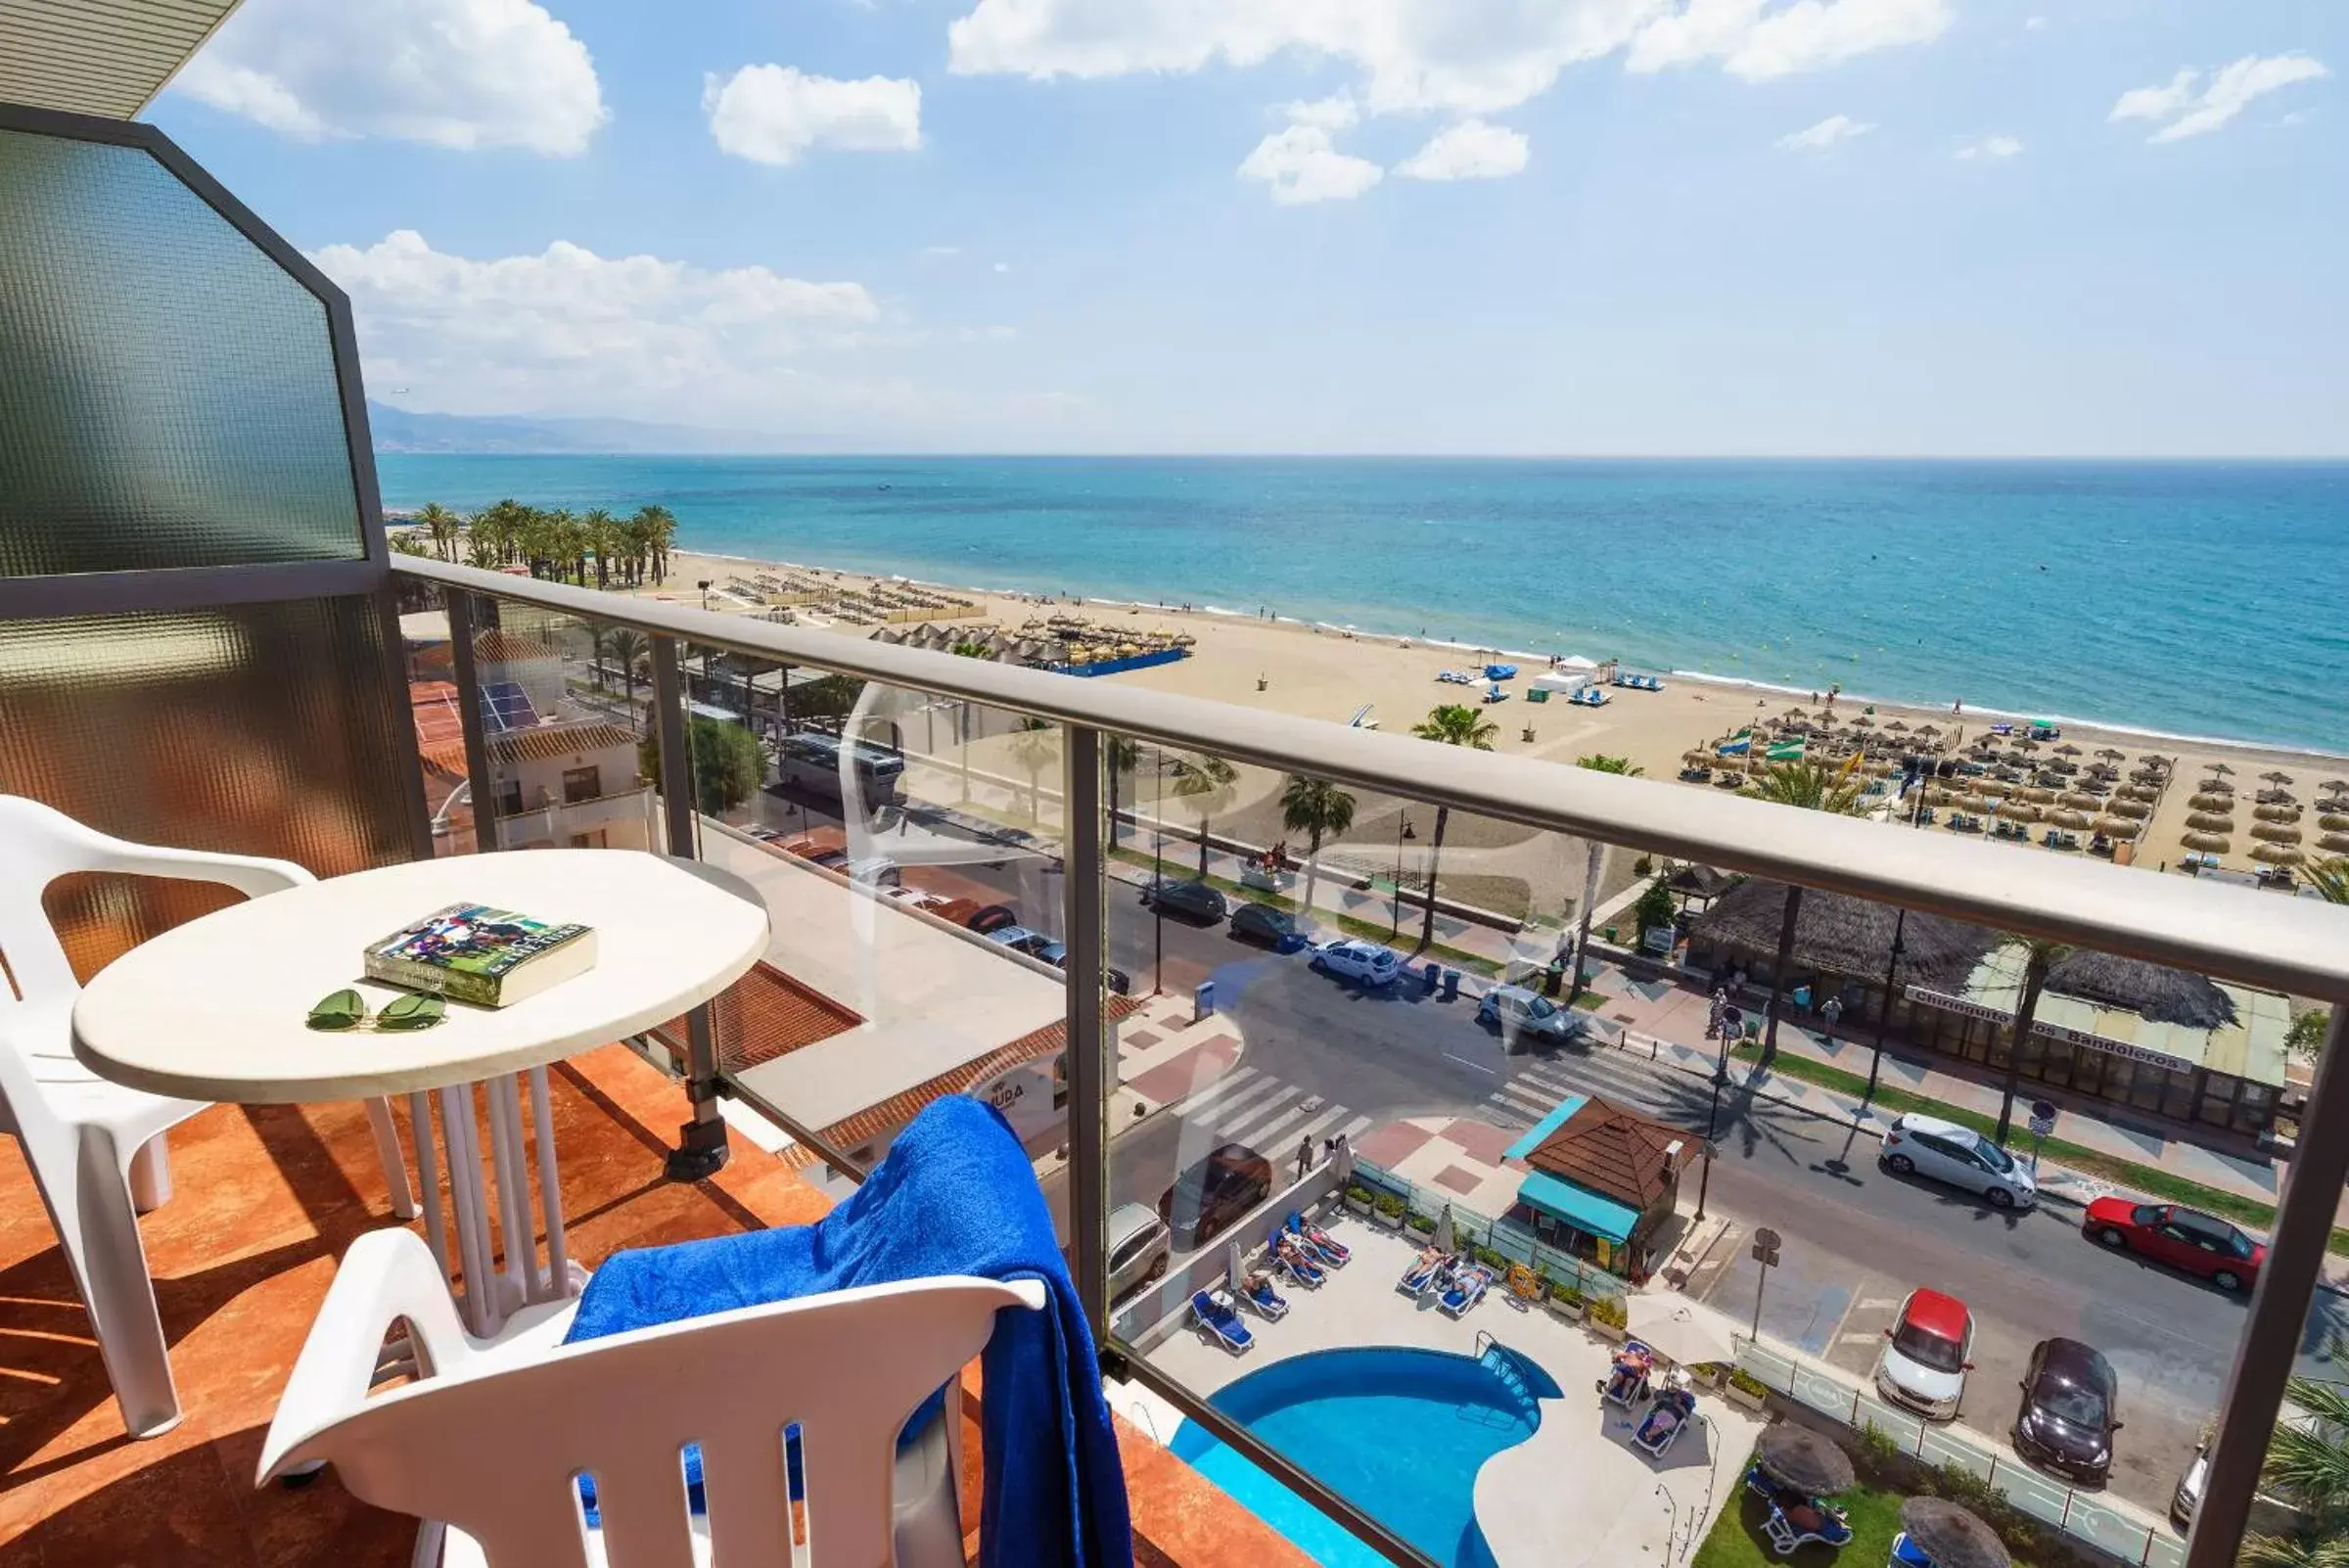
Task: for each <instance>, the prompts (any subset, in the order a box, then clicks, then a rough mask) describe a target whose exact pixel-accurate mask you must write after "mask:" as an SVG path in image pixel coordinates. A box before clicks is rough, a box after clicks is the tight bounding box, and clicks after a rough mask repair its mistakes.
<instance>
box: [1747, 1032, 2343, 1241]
mask: <svg viewBox="0 0 2349 1568" xmlns="http://www.w3.org/2000/svg"><path fill="white" fill-rule="evenodd" d="M1730 1054H1731V1055H1733V1056H1735V1057H1737V1058H1738V1059H1739V1060H1741V1061H1747V1062H1751V1061H1755V1060H1757V1059H1758V1058H1759V1057H1760V1056H1761V1054H1762V1048H1761V1047H1760V1046H1759V1045H1753V1044H1746V1045H1739V1046H1736V1047H1734V1048H1733V1049H1732V1050H1731V1051H1730ZM1771 1071H1772V1072H1773V1073H1781V1074H1784V1075H1785V1076H1786V1077H1788V1078H1799V1079H1801V1080H1802V1081H1803V1082H1805V1083H1807V1084H1818V1085H1819V1087H1820V1088H1828V1089H1833V1090H1835V1091H1836V1092H1837V1093H1839V1094H1849V1095H1851V1096H1852V1097H1853V1098H1855V1099H1858V1098H1860V1097H1862V1096H1863V1095H1865V1093H1866V1092H1867V1080H1866V1079H1865V1078H1863V1077H1861V1076H1860V1075H1859V1074H1858V1073H1847V1072H1845V1071H1844V1070H1843V1069H1842V1068H1840V1067H1829V1066H1828V1065H1827V1064H1826V1063H1824V1062H1815V1061H1813V1060H1811V1059H1810V1058H1809V1057H1807V1056H1794V1055H1790V1054H1788V1053H1786V1052H1783V1051H1781V1052H1780V1053H1779V1054H1778V1059H1777V1060H1776V1061H1775V1062H1773V1064H1771ZM1874 1103H1875V1104H1876V1105H1877V1106H1878V1107H1879V1108H1880V1109H1883V1110H1887V1111H1894V1112H1901V1111H1916V1112H1919V1113H1921V1114H1923V1115H1926V1116H1938V1117H1940V1118H1942V1119H1943V1120H1944V1121H1948V1122H1956V1123H1958V1124H1959V1125H1960V1126H1963V1127H1970V1128H1972V1129H1973V1130H1975V1131H1977V1132H1979V1133H1981V1134H1982V1135H1983V1136H1984V1137H1990V1136H1993V1135H1995V1134H1996V1133H1997V1131H1998V1130H1999V1119H1998V1118H1997V1117H1995V1116H1991V1115H1989V1114H1988V1113H1986V1112H1982V1111H1970V1110H1967V1109H1965V1108H1964V1107H1962V1106H1957V1105H1945V1104H1943V1103H1942V1102H1941V1101H1939V1100H1929V1099H1927V1098H1925V1097H1924V1096H1923V1095H1921V1094H1911V1093H1910V1092H1909V1091H1908V1090H1906V1089H1897V1088H1891V1087H1887V1086H1885V1085H1883V1084H1878V1085H1877V1087H1876V1097H1875V1101H1874ZM2040 1152H2041V1153H2042V1154H2044V1155H2046V1156H2047V1157H2048V1158H2049V1159H2050V1160H2053V1161H2055V1162H2056V1163H2057V1164H2059V1165H2068V1166H2070V1167H2071V1168H2072V1169H2073V1170H2075V1171H2083V1172H2086V1173H2087V1174H2088V1175H2090V1176H2101V1177H2103V1178H2104V1179H2105V1180H2107V1181H2110V1182H2113V1183H2114V1184H2116V1185H2119V1186H2124V1187H2127V1188H2128V1189H2129V1190H2130V1191H2132V1192H2142V1193H2143V1194H2144V1195H2145V1196H2146V1197H2148V1198H2166V1199H2168V1200H2170V1201H2171V1202H2173V1203H2188V1204H2191V1205H2193V1206H2194V1207H2195V1208H2197V1209H2207V1210H2209V1211H2210V1212H2211V1213H2212V1214H2220V1215H2225V1216H2226V1217H2227V1218H2228V1219H2230V1220H2233V1221H2234V1222H2235V1223H2237V1224H2240V1225H2247V1226H2249V1227H2250V1228H2252V1229H2254V1230H2262V1231H2264V1230H2269V1229H2272V1228H2274V1226H2275V1223H2276V1209H2275V1206H2274V1205H2273V1204H2266V1203H2261V1202H2260V1201H2259V1200H2258V1199H2256V1198H2246V1197H2242V1196H2239V1195H2238V1194H2236V1193H2233V1192H2224V1191H2221V1190H2220V1189H2218V1188H2216V1187H2206V1186H2203V1185H2202V1184H2200V1183H2199V1182H2195V1181H2188V1180H2187V1179H2185V1178H2184V1177H2182V1176H2172V1175H2171V1174H2170V1173H2169V1172H2167V1171H2164V1170H2161V1169H2160V1168H2159V1167H2157V1166H2150V1165H2140V1164H2138V1163H2137V1162H2136V1161H2134V1160H2123V1159H2119V1158H2117V1157H2115V1156H2113V1155H2109V1154H2106V1153H2103V1152H2102V1151H2101V1150H2097V1149H2091V1148H2085V1147H2083V1146H2081V1145H2080V1144H2077V1143H2067V1142H2065V1141H2064V1140H2063V1139H2061V1138H2050V1139H2048V1140H2047V1142H2046V1143H2045V1144H2043V1145H2041V1147H2040ZM2330 1250H2331V1251H2333V1252H2335V1253H2338V1254H2340V1255H2342V1256H2344V1257H2349V1230H2343V1229H2336V1230H2334V1231H2333V1233H2332V1243H2331V1248H2330Z"/></svg>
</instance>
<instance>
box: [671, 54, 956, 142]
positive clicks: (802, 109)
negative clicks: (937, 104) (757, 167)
mask: <svg viewBox="0 0 2349 1568" xmlns="http://www.w3.org/2000/svg"><path fill="white" fill-rule="evenodd" d="M702 108H703V110H704V111H705V112H707V113H708V115H710V134H711V135H712V136H714V137H715V138H716V139H717V145H718V147H719V148H720V149H722V150H723V151H725V152H728V153H731V154H733V155H734V156H735V157H736V158H747V159H749V160H750V161H752V162H754V163H792V162H797V161H799V157H800V155H801V154H802V153H805V152H806V151H807V150H808V149H809V148H811V147H830V148H837V149H839V150H840V151H842V152H850V153H911V152H918V151H919V150H920V148H921V145H922V87H921V83H919V82H916V81H910V80H903V79H899V78H897V77H892V76H866V77H864V78H863V79H862V80H859V81H840V80H836V79H834V78H833V77H830V76H810V75H807V74H806V73H804V72H802V71H800V70H798V69H794V68H792V67H790V66H745V67H743V68H742V69H740V70H738V71H736V72H734V74H733V75H731V76H728V77H726V78H725V79H724V80H723V81H722V82H721V81H720V80H719V79H718V78H717V76H716V75H714V74H712V75H708V76H705V77H703V78H702Z"/></svg>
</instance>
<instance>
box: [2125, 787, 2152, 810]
mask: <svg viewBox="0 0 2349 1568" xmlns="http://www.w3.org/2000/svg"><path fill="white" fill-rule="evenodd" d="M2121 799H2122V800H2124V801H2142V802H2144V803H2145V804H2146V805H2147V806H2150V805H2152V804H2153V803H2154V802H2155V801H2157V800H2159V799H2161V792H2160V791H2159V790H2157V789H2155V788H2153V786H2151V785H2150V784H2124V785H2122V786H2121Z"/></svg>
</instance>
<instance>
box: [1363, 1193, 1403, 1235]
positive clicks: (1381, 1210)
mask: <svg viewBox="0 0 2349 1568" xmlns="http://www.w3.org/2000/svg"><path fill="white" fill-rule="evenodd" d="M1371 1207H1372V1208H1373V1209H1375V1210H1377V1211H1378V1218H1379V1219H1380V1221H1382V1222H1384V1223H1385V1225H1386V1227H1387V1228H1388V1229H1389V1230H1401V1229H1402V1228H1403V1215H1404V1202H1403V1200H1402V1199H1401V1198H1398V1197H1397V1196H1395V1194H1394V1193H1392V1192H1382V1193H1380V1194H1379V1195H1378V1196H1377V1197H1376V1198H1374V1199H1372V1200H1371Z"/></svg>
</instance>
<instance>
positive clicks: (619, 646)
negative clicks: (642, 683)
mask: <svg viewBox="0 0 2349 1568" xmlns="http://www.w3.org/2000/svg"><path fill="white" fill-rule="evenodd" d="M604 646H605V647H607V648H609V649H610V650H611V652H612V658H613V660H614V662H615V663H617V664H618V665H619V666H620V683H621V686H622V689H623V690H625V692H626V693H627V704H628V716H629V718H630V719H631V720H633V719H634V717H635V715H636V671H637V668H638V667H639V666H640V665H642V664H643V663H644V662H645V661H646V660H648V659H650V658H651V657H652V652H653V645H652V643H650V642H649V641H647V640H646V638H645V635H644V633H643V632H641V631H636V630H632V629H631V628H629V627H627V626H621V627H618V628H617V629H615V630H614V631H613V632H612V634H611V635H610V636H609V637H607V638H605V639H604Z"/></svg>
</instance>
